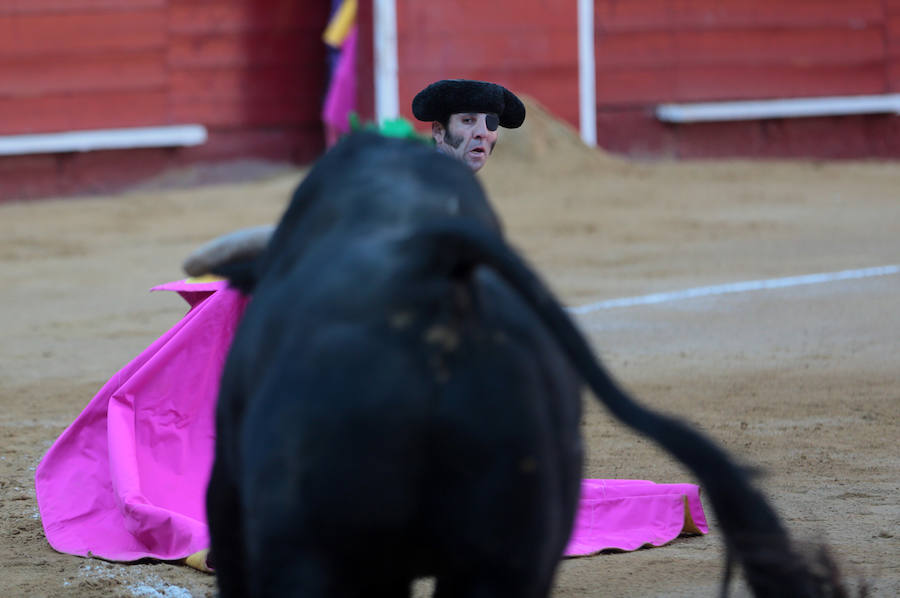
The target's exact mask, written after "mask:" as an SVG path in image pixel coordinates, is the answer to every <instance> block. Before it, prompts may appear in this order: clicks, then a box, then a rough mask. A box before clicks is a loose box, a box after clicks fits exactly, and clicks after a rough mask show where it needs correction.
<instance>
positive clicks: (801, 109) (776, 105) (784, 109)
mask: <svg viewBox="0 0 900 598" xmlns="http://www.w3.org/2000/svg"><path fill="white" fill-rule="evenodd" d="M890 113H894V114H900V94H886V95H874V96H834V97H822V98H791V99H784V100H751V101H744V102H700V103H696V104H660V105H659V106H657V107H656V118H658V119H659V120H661V121H664V122H673V123H690V122H703V121H726V120H757V119H764V118H793V117H810V116H841V115H847V114H890Z"/></svg>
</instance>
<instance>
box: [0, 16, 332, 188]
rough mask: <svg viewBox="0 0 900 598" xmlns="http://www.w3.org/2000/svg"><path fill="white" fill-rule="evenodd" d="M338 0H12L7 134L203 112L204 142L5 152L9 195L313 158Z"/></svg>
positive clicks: (3, 56)
mask: <svg viewBox="0 0 900 598" xmlns="http://www.w3.org/2000/svg"><path fill="white" fill-rule="evenodd" d="M329 9H330V6H329V3H328V2H324V1H323V2H298V1H297V0H128V2H122V1H121V0H28V2H0V135H14V134H23V133H45V132H56V131H69V130H83V129H105V128H116V127H131V126H153V125H171V124H187V123H199V124H203V125H205V126H206V127H207V128H208V130H209V140H208V142H207V143H206V144H204V145H202V146H197V147H193V148H182V149H144V150H121V151H109V152H89V153H84V154H77V153H74V154H73V153H68V154H56V155H38V156H18V157H0V199H3V198H27V197H34V196H45V195H55V194H69V193H79V192H101V191H109V190H113V189H115V188H117V187H119V186H121V185H123V184H126V183H129V182H133V181H134V180H137V179H140V178H143V177H145V176H148V175H151V174H154V173H157V172H159V171H161V170H163V169H165V168H169V167H173V166H181V165H185V164H190V163H193V162H199V161H210V160H212V161H215V160H223V159H229V158H236V157H259V158H269V159H275V160H285V161H295V162H301V163H302V162H308V161H309V160H311V159H313V158H314V157H315V156H316V155H318V153H319V152H320V151H321V150H322V148H323V146H324V142H323V136H322V126H321V120H320V116H319V114H320V107H321V101H322V98H323V97H324V93H325V84H326V77H327V71H326V69H327V65H326V56H325V46H324V44H323V43H322V39H321V36H322V31H323V30H324V28H325V25H326V23H327V20H328V13H329Z"/></svg>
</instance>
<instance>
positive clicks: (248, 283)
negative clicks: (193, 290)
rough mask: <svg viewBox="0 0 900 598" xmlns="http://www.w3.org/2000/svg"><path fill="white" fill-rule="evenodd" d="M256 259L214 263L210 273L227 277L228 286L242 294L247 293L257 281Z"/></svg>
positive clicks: (253, 287)
mask: <svg viewBox="0 0 900 598" xmlns="http://www.w3.org/2000/svg"><path fill="white" fill-rule="evenodd" d="M258 261H259V260H258V259H256V258H253V259H245V260H233V261H230V262H225V263H222V264H216V265H215V266H214V267H213V269H212V273H213V274H216V275H218V276H222V277H223V278H227V279H228V286H230V287H233V288H235V289H237V290H239V291H240V292H241V293H243V294H244V295H249V294H251V293H252V292H253V290H254V289H255V288H256V283H257V282H258V281H259V277H258V274H257V263H258Z"/></svg>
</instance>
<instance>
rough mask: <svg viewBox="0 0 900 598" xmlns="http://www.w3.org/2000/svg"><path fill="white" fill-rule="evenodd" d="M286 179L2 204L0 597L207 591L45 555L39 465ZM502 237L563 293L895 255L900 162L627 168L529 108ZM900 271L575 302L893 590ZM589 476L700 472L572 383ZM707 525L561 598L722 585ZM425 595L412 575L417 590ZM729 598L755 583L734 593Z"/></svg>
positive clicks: (615, 347)
mask: <svg viewBox="0 0 900 598" xmlns="http://www.w3.org/2000/svg"><path fill="white" fill-rule="evenodd" d="M300 177H301V173H299V172H292V173H289V174H286V175H278V176H270V177H269V178H267V179H265V180H261V181H257V182H253V183H248V184H232V185H227V186H209V187H201V188H194V189H181V190H166V191H163V190H159V191H152V190H146V188H145V190H143V191H140V192H136V193H131V194H123V195H120V196H116V197H92V198H84V199H68V200H60V201H40V202H29V203H21V204H19V203H7V204H4V205H0V285H2V291H0V330H2V332H3V344H2V347H0V405H2V409H0V510H2V518H0V596H66V597H76V596H77V597H91V598H93V597H97V598H99V597H111V596H165V597H177V598H183V597H187V596H195V597H200V596H211V595H213V588H214V583H213V579H212V577H210V576H207V575H204V574H202V573H198V572H196V571H193V570H191V569H187V568H185V567H181V566H176V565H171V564H167V563H141V564H136V565H123V564H117V563H108V562H103V561H99V560H96V559H82V558H77V557H72V556H68V555H63V554H58V553H56V552H54V551H53V550H52V549H51V548H50V547H49V545H48V544H47V542H46V540H45V539H44V535H43V531H42V528H41V522H40V520H39V516H38V511H37V506H36V504H35V499H34V491H33V484H32V477H33V474H34V469H35V466H36V465H37V463H38V461H39V460H40V458H41V456H42V455H43V453H44V452H45V451H46V450H47V448H48V447H49V446H50V444H51V443H52V442H53V441H54V439H55V438H56V437H57V436H58V435H59V434H60V432H62V430H63V429H64V428H65V427H66V426H67V425H68V424H69V423H70V422H71V421H72V420H73V418H74V417H75V416H76V415H77V414H78V413H79V411H80V410H81V409H82V408H83V407H84V405H85V404H86V403H87V402H88V400H90V398H91V397H92V396H93V394H94V393H95V392H96V391H97V390H98V389H99V388H100V386H101V385H102V383H103V382H105V380H106V379H107V378H108V377H109V376H110V375H112V374H113V373H114V372H115V371H116V370H117V369H118V368H120V367H121V366H122V365H124V364H125V363H126V362H127V361H128V360H129V359H130V358H131V357H132V356H134V355H136V354H137V353H138V352H139V351H140V350H142V349H143V348H144V347H146V346H147V345H148V344H149V343H150V342H151V341H152V340H153V339H154V338H156V337H157V336H158V335H159V334H161V333H162V332H163V331H165V330H166V329H167V328H168V327H170V326H171V325H172V324H174V323H175V322H176V321H177V320H178V319H179V318H180V316H181V315H182V314H183V313H184V311H185V309H184V304H183V302H182V300H181V299H180V298H179V297H177V296H176V295H174V294H169V293H154V294H150V293H148V292H146V290H147V289H148V288H149V287H151V286H153V285H154V284H157V283H160V282H165V281H168V280H173V279H177V278H180V277H181V273H180V269H179V265H180V262H181V260H182V258H183V257H184V256H185V255H187V254H188V253H189V252H190V251H191V250H192V249H193V248H194V247H196V246H197V245H198V244H200V243H201V242H203V241H205V240H207V239H209V238H211V237H213V236H216V235H218V234H220V233H223V232H226V231H230V230H233V229H235V228H239V227H242V226H250V225H255V224H261V223H265V222H271V221H274V220H275V219H276V218H277V217H278V215H279V213H280V211H281V209H282V208H283V206H284V203H285V201H286V199H287V197H288V194H289V192H290V191H291V189H292V187H293V186H294V185H295V184H296V182H297V181H298V180H299V179H300ZM482 180H483V181H484V182H485V184H486V186H487V187H488V190H489V192H490V193H491V196H492V198H493V200H494V201H495V203H496V205H497V207H498V210H499V212H500V213H501V214H502V216H503V217H504V219H505V222H506V225H507V228H508V233H509V235H510V237H511V239H512V241H513V242H514V244H515V245H516V246H518V247H519V248H521V249H522V250H523V251H524V252H525V254H526V255H527V256H528V257H529V258H530V259H531V261H532V262H533V263H534V264H535V265H536V266H537V267H538V268H539V270H540V271H541V272H543V274H544V275H545V277H546V278H547V279H548V280H549V281H550V283H551V285H552V286H553V287H554V288H555V289H556V290H557V291H558V293H559V295H560V296H561V297H562V299H563V300H564V302H565V303H566V304H568V305H573V306H574V305H584V304H588V303H592V302H596V301H600V300H605V299H614V298H620V297H632V296H638V295H644V294H648V293H658V292H667V291H677V290H683V289H689V288H694V287H701V286H708V285H719V284H724V283H734V282H740V281H749V280H758V279H769V278H777V277H787V276H797V275H805V274H812V273H821V272H835V271H842V270H847V269H860V268H868V267H874V266H884V265H892V264H900V196H898V190H900V169H898V167H897V165H895V164H852V163H851V164H848V163H844V164H831V163H816V164H813V163H759V162H756V163H748V162H717V163H681V164H668V163H663V164H652V165H648V164H634V163H627V162H624V161H620V160H617V159H613V158H610V157H607V156H604V155H602V154H598V153H595V152H591V151H589V150H586V149H585V148H583V147H580V146H579V144H578V143H577V139H576V138H575V137H574V135H573V134H572V132H571V131H569V130H567V129H566V128H565V127H562V126H561V125H559V124H558V123H556V122H555V121H553V120H552V119H548V118H545V117H542V115H541V114H540V113H539V111H537V110H534V111H532V112H531V114H530V117H529V122H528V123H527V126H526V127H524V128H523V130H521V131H518V132H515V133H509V134H507V136H506V138H504V139H501V142H500V145H498V150H497V155H496V156H495V157H494V158H492V162H491V163H490V164H489V166H488V167H487V168H486V169H485V172H484V174H483V175H482ZM898 302H900V275H898V274H893V275H885V276H870V277H865V278H858V279H851V280H842V281H835V282H825V283H820V284H809V285H804V286H790V287H785V288H780V289H771V290H760V291H748V292H738V293H732V294H723V295H715V296H708V297H701V298H693V299H682V300H674V299H673V300H670V301H666V302H663V303H659V304H655V305H637V306H632V307H619V308H608V309H598V310H595V311H592V312H590V313H587V314H584V315H581V316H579V321H580V323H581V325H582V326H583V328H584V330H585V331H586V332H587V333H589V335H590V338H591V339H592V341H593V342H594V343H595V346H596V348H597V351H598V352H599V354H600V355H601V356H602V358H603V359H604V361H605V363H606V364H607V365H608V367H609V368H610V370H611V371H612V372H613V373H614V374H615V375H616V377H617V378H618V379H619V380H620V381H621V382H622V383H623V384H624V385H625V386H626V387H627V388H628V389H629V390H631V391H632V392H633V393H634V394H635V395H636V396H637V397H639V398H640V399H641V400H642V401H644V402H645V403H647V404H649V405H652V406H654V407H655V408H657V409H661V410H665V411H668V412H671V413H676V414H681V415H682V416H684V417H685V418H687V419H688V420H689V421H691V422H693V423H694V424H695V425H696V426H698V427H699V428H701V429H703V430H705V431H706V432H707V433H708V434H710V435H712V436H713V437H714V438H716V439H717V440H718V441H719V442H721V443H722V444H723V445H725V446H726V447H727V448H728V449H730V450H731V451H732V452H733V453H734V454H735V455H737V456H739V457H740V458H741V459H742V460H744V461H745V462H747V463H750V464H753V465H756V466H759V467H761V468H763V469H764V470H765V472H766V476H765V477H764V478H763V479H762V480H761V484H762V486H763V487H764V489H765V491H766V493H767V495H768V496H769V497H771V499H772V501H773V502H774V503H775V504H776V505H777V507H778V509H779V510H780V512H781V513H782V515H783V517H784V519H785V521H786V522H787V524H788V525H789V526H790V527H791V528H792V529H793V531H794V533H795V534H796V536H797V537H798V538H800V539H803V540H811V541H817V542H818V541H824V542H827V543H829V544H830V545H831V546H832V547H833V549H834V552H835V556H836V557H837V558H838V560H839V562H840V563H841V564H842V566H843V568H844V569H845V572H846V574H847V576H848V577H849V579H850V580H851V581H858V580H865V581H866V582H867V583H868V584H869V586H870V590H871V595H875V596H896V595H900V525H898V524H900V499H898V496H900V494H898V490H900V452H898V448H897V447H898V441H900V433H898V416H900V315H898ZM587 405H588V407H587V410H586V416H585V420H584V434H585V436H586V440H587V444H588V447H589V458H588V462H587V466H586V471H585V476H586V477H619V478H646V479H653V480H656V481H659V482H678V481H691V477H690V476H689V474H687V473H686V472H685V471H684V470H683V469H682V468H681V467H680V466H679V465H678V464H677V463H675V462H673V461H672V460H671V459H669V458H668V457H667V456H666V455H665V454H663V453H661V452H660V451H659V450H657V449H656V448H655V447H654V446H653V445H652V444H651V443H650V442H649V441H647V440H645V439H643V438H640V437H637V436H635V435H633V434H631V433H630V432H629V431H627V430H625V429H623V428H622V427H621V426H619V425H617V424H615V423H613V422H612V421H611V420H610V418H609V417H608V416H607V415H606V414H605V413H604V412H603V410H602V409H601V408H599V407H597V406H596V404H595V403H594V402H593V399H588V400H587ZM712 525H713V529H712V533H711V534H710V535H709V536H706V537H693V538H682V539H679V540H677V541H675V542H673V543H671V544H669V545H667V546H664V547H661V548H655V549H651V550H641V551H638V552H635V553H628V554H603V555H597V556H594V557H590V558H581V559H574V560H567V561H565V562H564V563H563V565H562V567H561V569H560V574H559V577H558V581H557V589H556V591H555V594H554V595H555V596H557V597H560V598H562V597H570V598H574V597H580V596H617V597H622V596H714V595H716V592H717V580H718V579H719V577H720V573H721V566H722V556H723V551H722V546H721V539H720V535H719V533H718V530H717V529H716V526H715V521H714V520H713V521H712ZM419 593H421V592H419ZM737 595H746V592H745V590H744V589H743V588H741V589H740V591H739V592H737Z"/></svg>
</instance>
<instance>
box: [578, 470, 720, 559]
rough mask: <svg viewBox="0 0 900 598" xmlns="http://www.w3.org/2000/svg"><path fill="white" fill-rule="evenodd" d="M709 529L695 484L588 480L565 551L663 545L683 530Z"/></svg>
mask: <svg viewBox="0 0 900 598" xmlns="http://www.w3.org/2000/svg"><path fill="white" fill-rule="evenodd" d="M708 531H709V526H708V525H707V523H706V517H705V515H704V513H703V505H702V504H701V502H700V489H699V487H698V486H696V485H694V484H656V483H654V482H650V481H646V480H596V479H590V480H583V481H582V484H581V500H580V501H579V504H578V513H577V514H576V516H575V526H574V528H573V530H572V537H571V538H570V539H569V545H568V546H567V547H566V551H565V555H566V556H583V555H588V554H595V553H597V552H600V551H602V550H611V549H615V550H626V551H627V550H637V549H638V548H641V547H644V546H662V545H663V544H666V543H668V542H671V541H672V540H674V539H675V538H677V537H678V536H680V535H682V534H683V533H703V534H705V533H707V532H708Z"/></svg>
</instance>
